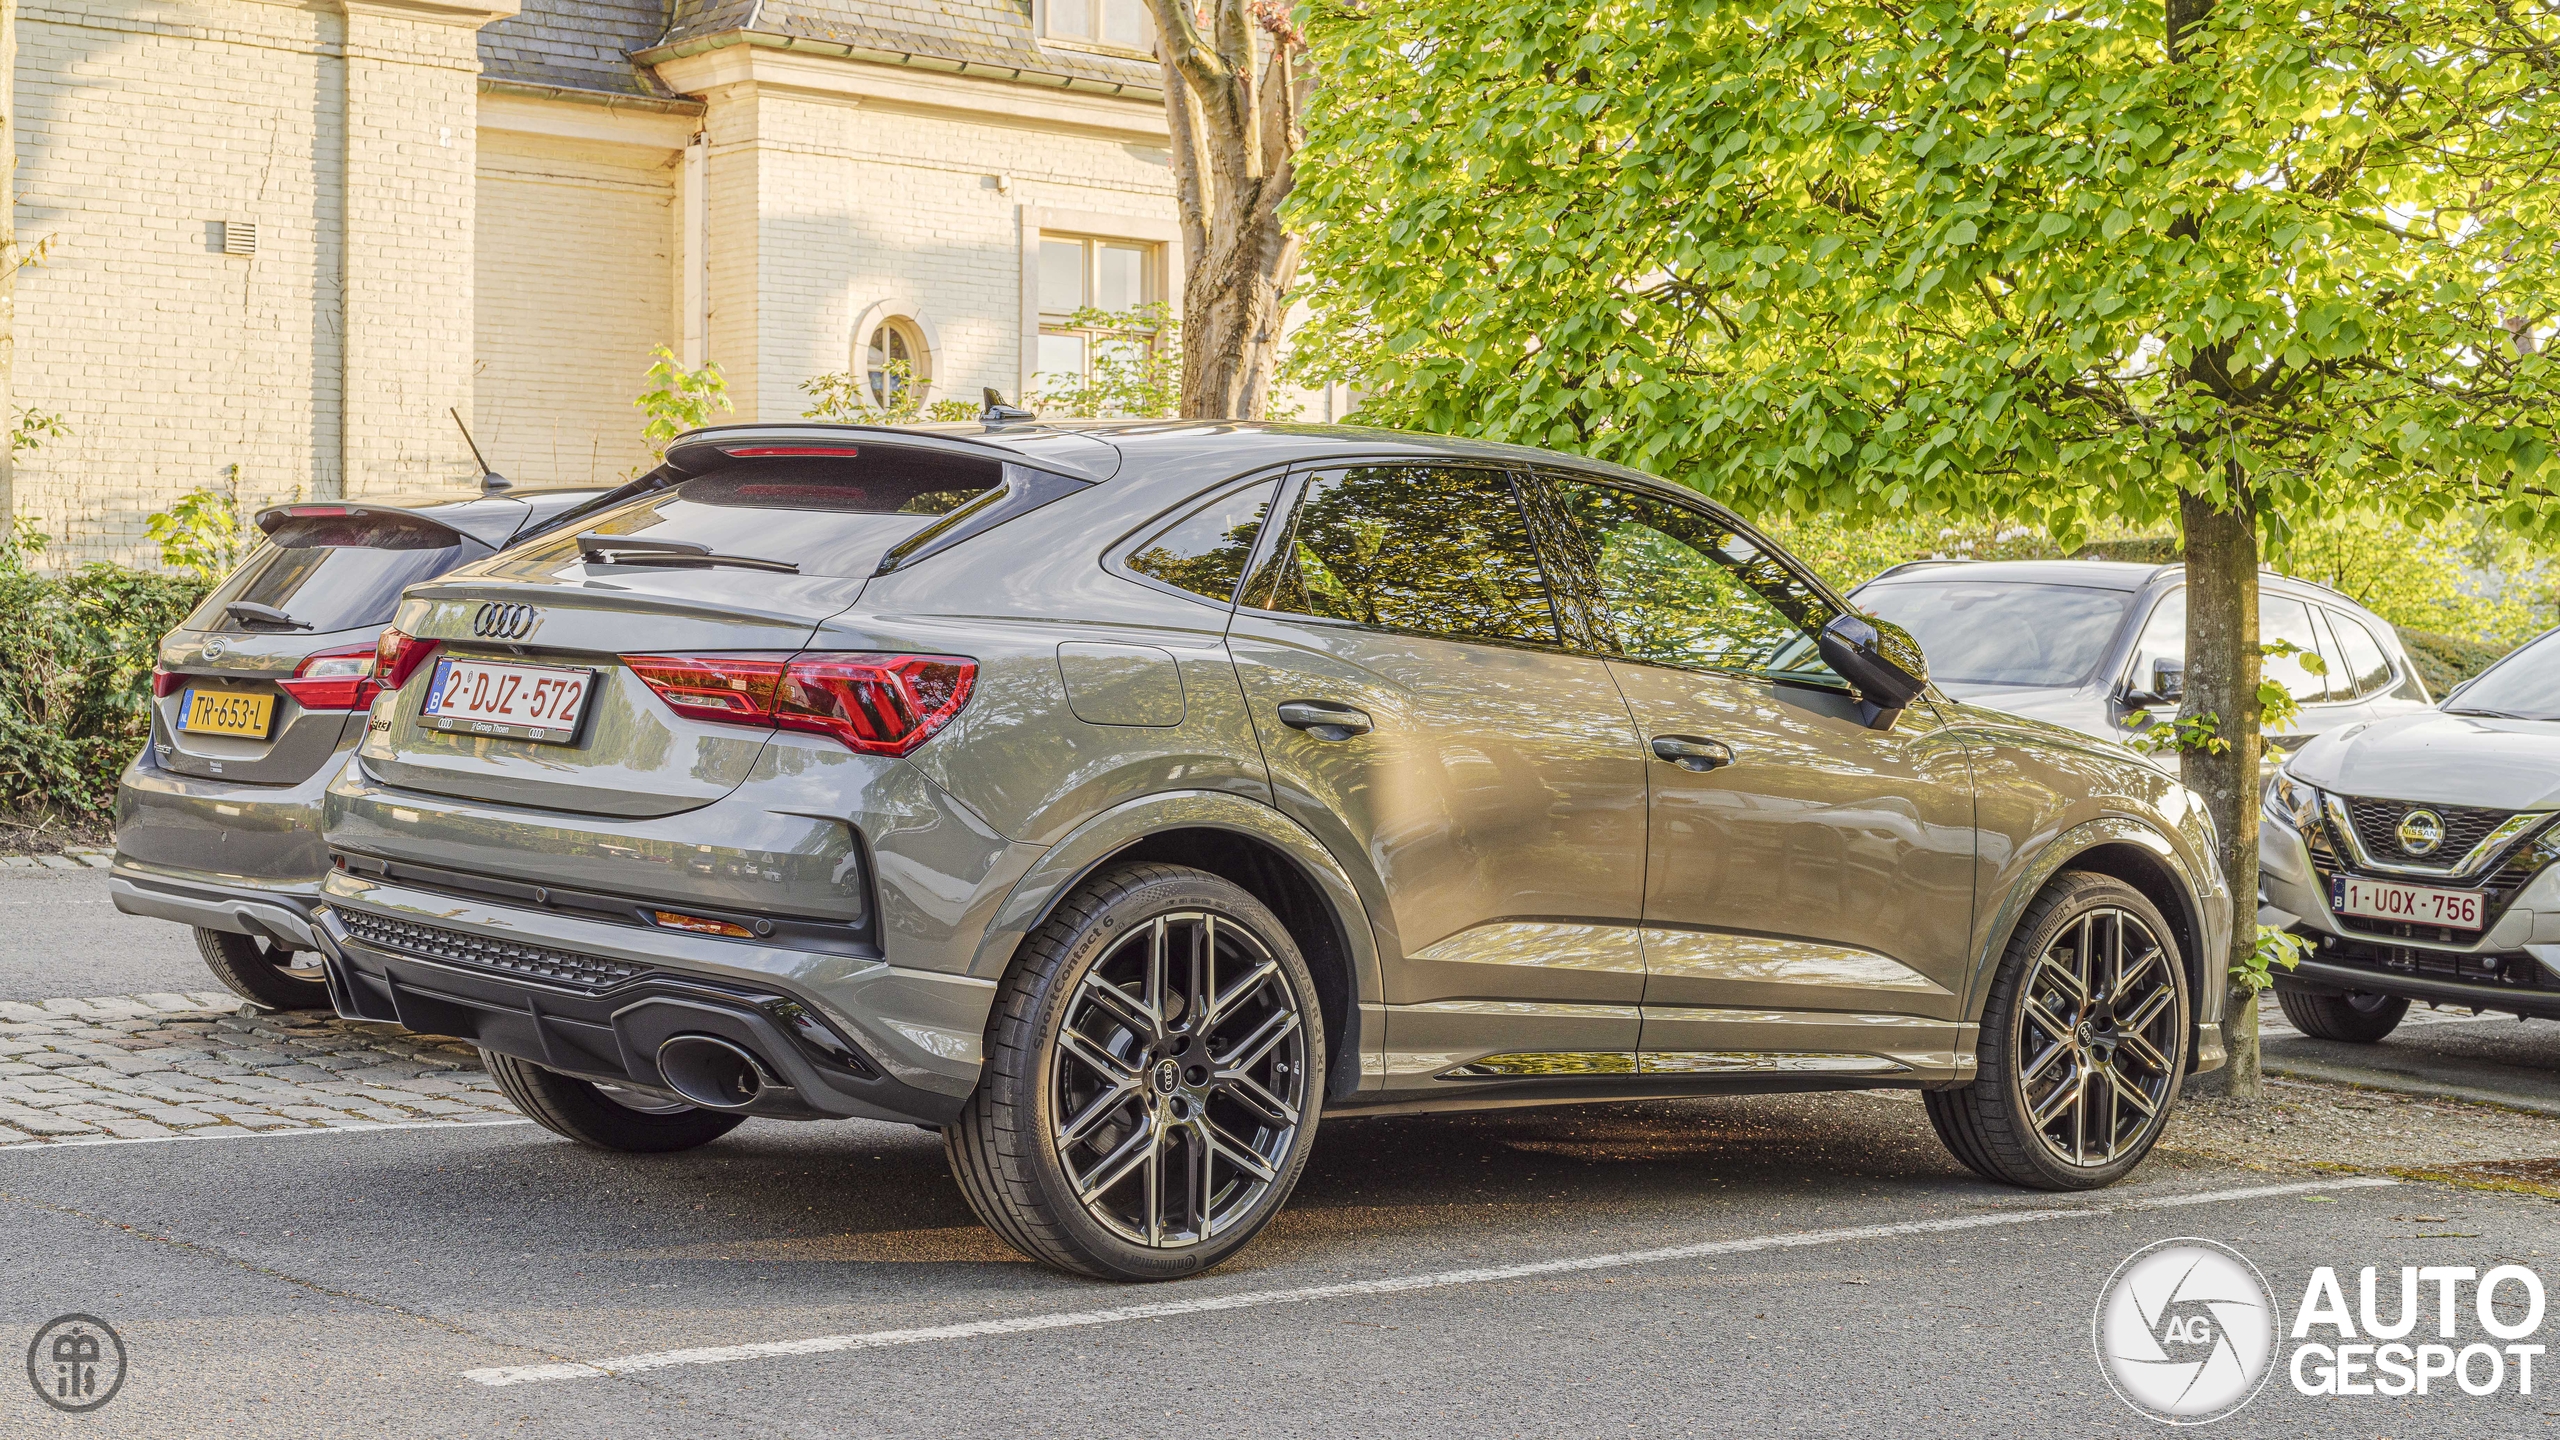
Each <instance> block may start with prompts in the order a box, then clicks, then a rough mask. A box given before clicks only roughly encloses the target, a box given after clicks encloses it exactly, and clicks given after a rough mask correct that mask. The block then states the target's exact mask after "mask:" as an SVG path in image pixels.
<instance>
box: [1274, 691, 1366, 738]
mask: <svg viewBox="0 0 2560 1440" xmlns="http://www.w3.org/2000/svg"><path fill="white" fill-rule="evenodd" d="M1280 723H1281V724H1283V725H1286V726H1288V727H1289V728H1290V729H1292V730H1304V731H1306V732H1307V733H1308V734H1310V735H1313V736H1314V737H1316V738H1317V739H1319V740H1348V739H1350V738H1351V737H1352V736H1354V735H1366V734H1368V733H1369V728H1370V727H1369V712H1368V711H1366V710H1355V709H1353V708H1352V707H1350V706H1348V705H1336V704H1334V703H1333V702H1332V701H1330V700H1283V701H1281V702H1280Z"/></svg>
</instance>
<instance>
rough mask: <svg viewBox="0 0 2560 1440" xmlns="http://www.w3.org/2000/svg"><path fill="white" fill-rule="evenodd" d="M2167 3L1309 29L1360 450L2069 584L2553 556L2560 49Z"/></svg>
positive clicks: (2415, 27) (2449, 26)
mask: <svg viewBox="0 0 2560 1440" xmlns="http://www.w3.org/2000/svg"><path fill="white" fill-rule="evenodd" d="M2167 25H2168V13H2167V11H2166V10H2165V9H2164V7H2163V6H2162V5H2161V4H2160V3H2158V0H2147V3H2126V0H2105V3H2099V4H2095V5H2090V6H2084V7H2077V8H2074V9H2071V10H2068V11H2059V12H2058V11H2055V10H2052V9H2050V8H2049V7H2045V6H2041V5H2030V4H2022V3H1961V0H1948V3H1937V4H1925V5H1920V6H1916V7H1910V8H1892V7H1886V6H1881V5H1873V4H1855V3H1851V4H1839V3H1826V0H1780V3H1775V4H1760V5H1751V6H1738V5H1732V4H1722V3H1673V0H1616V3H1593V0H1580V3H1572V4H1547V3H1521V0H1513V3H1497V4H1494V5H1492V6H1490V7H1488V6H1486V5H1484V4H1467V5H1458V4H1452V3H1447V0H1416V3H1410V4H1404V5H1398V6H1376V7H1362V8H1360V9H1357V10H1348V9H1346V10H1333V11H1326V12H1322V14H1321V16H1320V19H1319V22H1318V24H1317V26H1316V29H1315V37H1316V44H1317V47H1318V53H1319V59H1320V63H1321V64H1322V65H1323V67H1324V69H1325V73H1326V85H1325V86H1324V87H1323V89H1321V90H1320V91H1319V92H1317V95H1316V98H1315V100H1314V102H1313V104H1312V108H1311V110H1310V114H1309V117H1308V130H1309V140H1308V148H1307V151H1306V153H1305V154H1304V155H1303V156H1302V158H1301V172H1302V173H1301V177H1300V181H1299V197H1298V200H1297V201H1296V204H1295V207H1294V209H1293V211H1292V214H1293V217H1294V218H1295V220H1296V221H1297V223H1299V224H1300V225H1301V226H1302V227H1303V228H1304V229H1305V230H1306V231H1307V232H1308V234H1309V237H1310V245H1311V251H1310V260H1311V263H1310V267H1309V268H1310V271H1311V274H1312V276H1313V279H1312V281H1311V284H1310V287H1309V293H1310V298H1311V299H1312V301H1313V303H1314V305H1315V307H1316V309H1317V312H1318V316H1319V319H1318V324H1317V329H1316V331H1315V333H1314V334H1313V335H1311V336H1310V337H1309V339H1308V341H1307V342H1306V343H1310V344H1314V345H1319V346H1321V347H1322V348H1323V350H1324V353H1325V355H1326V357H1327V359H1328V361H1329V368H1330V369H1331V370H1332V372H1333V373H1334V374H1336V375H1339V376H1341V377H1342V378H1346V379H1356V380H1358V381H1360V382H1361V383H1363V384H1364V385H1366V386H1368V387H1369V388H1370V391H1371V396H1372V398H1371V399H1370V401H1369V402H1368V404H1367V405H1366V406H1365V407H1364V411H1363V413H1364V416H1366V417H1367V418H1373V419H1379V420H1385V421H1389V422H1393V423H1400V424H1410V425H1416V426H1419V427H1422V428H1426V429H1436V430H1461V431H1466V432H1470V433H1476V434H1486V435H1493V436H1499V437H1502V438H1507V439H1517V440H1524V441H1530V442H1535V443H1542V444H1549V445H1558V446H1562V447H1565V448H1571V449H1576V450H1582V451H1587V452H1590V453H1595V454H1599V455H1604V456H1606V457H1608V458H1611V459H1617V460H1622V461H1626V462H1629V463H1632V464H1637V465H1640V466H1643V467H1645V468H1648V469H1653V470H1656V471H1658V472H1661V473H1666V474H1671V475H1675V476H1678V477H1680V478H1682V479H1685V480H1688V481H1689V482H1691V483H1693V484H1696V485H1698V486H1700V487H1701V488H1703V489H1707V490H1711V491H1715V492H1718V493H1721V494H1724V495H1726V496H1728V497H1730V498H1732V499H1734V500H1736V501H1737V502H1740V503H1746V504H1749V505H1751V506H1752V507H1753V508H1755V509H1759V510H1763V511H1767V510H1771V509H1778V510H1784V511H1789V512H1794V513H1797V514H1807V515H1810V514H1815V513H1822V514H1828V515H1832V516H1855V515H1880V514H1893V513H1897V512H1902V511H1907V510H1919V511H1924V512H1938V511H1954V512H1958V513H1960V514H1964V515H1967V516H2001V517H2015V518H2021V519H2026V520H2030V521H2034V522H2038V523H2042V524H2045V525H2047V526H2049V527H2050V528H2051V529H2052V530H2053V531H2054V532H2055V533H2056V534H2057V536H2058V537H2060V538H2063V539H2065V540H2066V541H2067V540H2069V539H2070V538H2072V537H2074V536H2076V535H2077V534H2078V533H2079V532H2080V531H2082V530H2084V529H2085V528H2086V527H2087V526H2088V525H2089V524H2090V523H2091V522H2093V521H2095V520H2097V519H2099V518H2102V517H2121V518H2123V519H2126V520H2130V521H2134V522H2137V523H2140V522H2157V521H2160V520H2163V519H2167V518H2169V517H2171V516H2173V515H2174V514H2175V511H2176V504H2175V497H2176V495H2177V494H2178V493H2180V492H2181V491H2186V492H2201V493H2206V494H2209V495H2212V496H2215V497H2216V498H2217V499H2219V498H2221V497H2222V496H2223V495H2224V494H2225V492H2226V491H2227V489H2228V487H2229V486H2230V485H2232V484H2233V483H2234V476H2235V475H2239V476H2245V477H2246V483H2247V484H2248V485H2249V486H2250V487H2251V488H2252V491H2253V498H2254V500H2255V502H2256V505H2257V508H2258V510H2259V512H2260V513H2261V514H2262V515H2264V516H2266V517H2267V519H2268V521H2269V523H2270V525H2271V527H2276V528H2277V529H2278V533H2281V530H2280V527H2281V526H2282V525H2284V524H2286V523H2288V522H2290V521H2294V520H2297V519H2299V518H2301V517H2305V516H2309V515H2316V514H2319V513H2321V512H2322V511H2323V510H2325V509H2327V508H2329V507H2330V506H2332V505H2336V504H2345V503H2352V504H2355V505H2359V506H2366V507H2371V506H2376V505H2382V506H2387V507H2389V508H2390V509H2392V510H2394V511H2395V512H2398V513H2404V514H2408V515H2411V516H2414V517H2416V518H2419V519H2421V520H2424V519H2429V518H2432V517H2435V516H2438V515H2442V514H2445V513H2448V512H2450V511H2452V510H2453V509H2455V508H2457V507H2459V506H2466V505H2472V506H2479V507H2484V508H2486V509H2488V510H2490V511H2492V512H2494V513H2495V515H2496V516H2497V517H2498V518H2499V519H2501V520H2503V521H2504V522H2506V523H2507V524H2509V525H2511V526H2514V527H2517V528H2519V529H2522V530H2526V531H2530V532H2535V533H2542V534H2549V533H2552V531H2553V529H2554V524H2555V515H2560V510H2556V509H2555V507H2554V506H2553V505H2552V504H2551V491H2550V488H2549V487H2550V480H2551V475H2550V470H2551V466H2552V429H2551V423H2552V422H2551V419H2550V417H2551V415H2552V414H2553V408H2552V404H2553V401H2554V399H2555V398H2560V397H2555V393H2554V391H2555V385H2554V376H2553V371H2552V368H2551V365H2550V363H2549V362H2548V361H2547V360H2546V359H2545V358H2544V357H2543V356H2542V355H2541V354H2539V353H2538V350H2539V344H2538V341H2539V340H2540V339H2541V337H2543V336H2544V335H2545V334H2547V332H2548V328H2549V326H2548V320H2549V317H2550V315H2551V314H2552V312H2553V310H2554V308H2555V300H2554V292H2555V288H2560V287H2555V283H2554V281H2555V277H2554V265H2555V261H2560V221H2555V216H2554V213H2553V205H2554V200H2553V188H2552V186H2551V185H2550V184H2549V183H2548V182H2549V178H2550V177H2549V175H2548V173H2547V172H2548V169H2549V167H2550V166H2552V164H2553V163H2554V161H2555V159H2560V145H2555V136H2560V99H2555V95H2554V90H2553V87H2554V84H2555V82H2560V19H2555V18H2553V17H2552V16H2550V15H2548V14H2546V13H2544V12H2540V11H2523V10H2518V9H2513V8H2510V7H2503V6H2491V5H2478V4H2446V3H2434V0H2403V3H2350V0H2312V3H2311V4H2309V5H2286V6H2282V7H2261V6H2257V5H2251V4H2223V5H2220V6H2218V7H2216V8H2214V9H2212V10H2211V11H2210V12H2209V13H2206V14H2204V15H2203V16H2202V17H2201V18H2200V19H2195V20H2192V21H2191V22H2190V23H2189V25H2188V27H2187V29H2186V30H2185V31H2184V32H2183V34H2182V38H2181V45H2182V52H2183V53H2182V55H2181V59H2182V61H2183V62H2184V63H2179V64H2171V63H2167V62H2168V59H2169V53H2168V36H2167Z"/></svg>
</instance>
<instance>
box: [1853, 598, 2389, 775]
mask: <svg viewBox="0 0 2560 1440" xmlns="http://www.w3.org/2000/svg"><path fill="white" fill-rule="evenodd" d="M1850 598H1851V599H1852V600H1854V601H1855V602H1856V603H1857V604H1858V606H1859V607H1860V608H1861V609H1864V610H1866V611H1867V612H1868V613H1870V614H1874V615H1879V616H1882V617H1883V618H1885V619H1887V620H1891V621H1893V622H1894V623H1895V624H1897V625H1900V626H1901V627H1902V628H1904V629H1905V630H1908V631H1910V632H1911V634H1912V636H1913V638H1915V639H1917V640H1918V641H1919V642H1920V645H1921V648H1922V649H1924V650H1926V651H1928V653H1929V664H1930V671H1931V675H1930V678H1931V679H1933V680H1935V681H1936V682H1937V684H1938V686H1939V688H1940V689H1942V690H1945V691H1946V692H1947V693H1949V694H1951V695H1959V696H1962V697H1963V698H1965V699H1967V700H1972V701H1975V702H1977V703H1979V704H1983V705H1996V706H1998V707H1999V708H2001V709H2003V710H2009V711H2014V712H2016V713H2018V714H2021V715H2033V716H2035V717H2036V718H2037V719H2040V720H2051V721H2053V722H2055V723H2056V724H2060V725H2068V726H2070V727H2071V728H2073V729H2075V730H2085V731H2087V732H2088V733H2090V734H2092V735H2101V736H2104V737H2106V738H2108V739H2110V740H2121V739H2126V738H2128V737H2130V736H2132V735H2133V734H2134V733H2135V732H2137V731H2139V730H2141V729H2142V728H2143V727H2144V726H2146V725H2148V724H2150V723H2151V719H2152V716H2153V715H2154V714H2155V712H2156V713H2158V714H2167V713H2171V712H2174V711H2175V710H2176V709H2177V708H2178V702H2179V701H2180V700H2181V699H2182V698H2184V696H2185V694H2186V672H2187V586H2186V567H2184V566H2183V565H2174V564H2172V565H2136V564H2128V563H2125V562H2122V561H2113V560H1985V561H1930V560H1921V561H1914V562H1913V563H1911V564H1908V565H1899V566H1896V567H1894V568H1893V569H1891V570H1888V571H1886V572H1885V573H1884V574H1882V575H1879V576H1877V577H1876V578H1875V579H1873V580H1870V581H1868V582H1867V583H1866V584H1864V585H1861V586H1859V587H1858V588H1857V589H1856V590H1855V591H1854V592H1852V593H1851V596H1850ZM2258 633H2259V635H2260V637H2261V638H2262V639H2264V640H2282V641H2286V642H2288V643H2290V644H2293V645H2295V646H2297V647H2299V648H2300V649H2302V650H2304V651H2307V652H2310V653H2313V654H2316V655H2318V656H2320V657H2321V660H2322V661H2323V662H2324V663H2325V667H2326V673H2325V674H2314V673H2312V670H2311V667H2309V666H2307V665H2305V664H2303V663H2302V661H2301V660H2299V659H2296V658H2294V657H2292V656H2289V655H2274V656H2269V657H2268V658H2267V661H2266V674H2267V677H2268V678H2269V679H2272V680H2280V681H2282V682H2284V685H2285V688H2286V689H2288V690H2290V691H2292V692H2293V696H2294V698H2295V699H2296V700H2298V701H2300V702H2301V705H2302V711H2301V716H2300V718H2299V719H2298V720H2296V721H2295V722H2294V723H2293V724H2292V725H2291V726H2289V727H2287V728H2286V729H2284V730H2282V731H2278V732H2274V733H2271V734H2270V735H2269V736H2268V741H2269V744H2270V746H2271V747H2272V748H2275V749H2291V748H2293V747H2294V746H2297V745H2299V744H2301V743H2302V742H2303V741H2304V740H2307V739H2309V738H2310V737H2312V736H2313V735H2317V734H2320V733H2321V732H2323V731H2328V730H2335V729H2338V728H2339V727H2341V726H2346V725H2352V724H2355V723H2357V722H2358V721H2363V720H2373V719H2378V718H2380V717H2383V716H2386V715H2405V714H2408V713H2410V712H2411V711H2416V710H2423V709H2425V708H2427V703H2428V702H2427V688H2426V682H2425V681H2423V680H2421V679H2419V678H2418V670H2417V667H2416V666H2415V665H2412V664H2411V663H2410V662H2409V656H2408V653H2407V652H2406V651H2404V650H2403V649H2402V648H2401V646H2400V635H2399V632H2398V631H2395V630H2393V629H2392V628H2391V626H2390V624H2389V622H2387V621H2385V620H2383V619H2382V617H2380V616H2378V615H2375V614H2374V613H2373V612H2371V611H2369V610H2367V609H2365V608H2364V607H2363V606H2361V605H2358V604H2356V603H2355V602H2354V601H2352V600H2349V599H2348V598H2347V597H2345V596H2344V595H2341V594H2339V593H2338V592H2336V591H2334V590H2331V589H2329V588H2327V587H2325V586H2321V585H2314V584H2311V583H2309V582H2307V581H2302V580H2295V579H2292V578H2290V577H2288V576H2283V575H2278V574H2274V573H2272V572H2261V574H2260V576H2259V581H2258Z"/></svg>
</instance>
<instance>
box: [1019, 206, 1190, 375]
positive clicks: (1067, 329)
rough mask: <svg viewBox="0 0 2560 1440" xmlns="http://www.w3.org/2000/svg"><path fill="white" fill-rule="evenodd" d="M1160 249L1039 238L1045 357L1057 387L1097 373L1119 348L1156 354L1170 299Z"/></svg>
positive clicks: (1043, 371) (1041, 365) (1046, 371)
mask: <svg viewBox="0 0 2560 1440" xmlns="http://www.w3.org/2000/svg"><path fill="white" fill-rule="evenodd" d="M1163 251H1164V247H1163V246H1161V245H1150V244H1144V243H1142V242H1139V241H1135V240H1105V239H1099V238H1096V237H1092V236H1082V235H1042V236H1041V237H1040V354H1039V360H1038V364H1037V366H1036V367H1035V368H1037V370H1038V371H1039V373H1040V377H1041V379H1042V380H1043V381H1044V382H1046V383H1048V384H1049V385H1051V386H1054V385H1056V384H1058V383H1059V382H1061V381H1064V382H1068V383H1073V382H1077V381H1081V380H1084V379H1086V378H1087V377H1088V376H1090V375H1091V374H1092V371H1093V362H1094V360H1095V359H1096V358H1097V357H1098V356H1103V355H1108V354H1110V353H1111V352H1112V350H1113V348H1114V347H1152V346H1153V345H1154V344H1155V330H1156V323H1157V322H1156V319H1155V317H1154V315H1153V314H1152V313H1150V312H1149V311H1148V307H1150V306H1153V305H1155V304H1156V303H1157V302H1159V301H1161V300H1162V299H1163V298H1164V288H1163V279H1162V270H1163V263H1162V262H1163Z"/></svg>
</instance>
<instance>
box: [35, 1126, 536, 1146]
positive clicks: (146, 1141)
mask: <svg viewBox="0 0 2560 1440" xmlns="http://www.w3.org/2000/svg"><path fill="white" fill-rule="evenodd" d="M532 1123H533V1122H532V1121H530V1120H367V1121H364V1122H363V1123H361V1124H356V1125H313V1126H309V1127H307V1128H304V1127H296V1128H294V1129H290V1130H234V1129H230V1128H228V1127H225V1128H223V1129H220V1130H187V1131H181V1132H180V1133H178V1134H175V1135H113V1136H105V1135H102V1136H99V1137H98V1138H96V1139H94V1140H23V1141H19V1142H17V1143H14V1144H9V1145H0V1153H6V1152H8V1151H11V1150H27V1151H45V1150H80V1149H86V1148H89V1147H91V1146H97V1145H166V1144H168V1143H169V1142H171V1141H173V1140H271V1139H275V1138H277V1137H279V1136H284V1135H357V1134H362V1133H363V1132H365V1131H367V1130H481V1129H486V1128H487V1127H489V1126H491V1125H530V1124H532Z"/></svg>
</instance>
